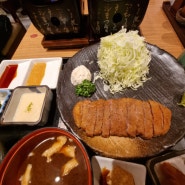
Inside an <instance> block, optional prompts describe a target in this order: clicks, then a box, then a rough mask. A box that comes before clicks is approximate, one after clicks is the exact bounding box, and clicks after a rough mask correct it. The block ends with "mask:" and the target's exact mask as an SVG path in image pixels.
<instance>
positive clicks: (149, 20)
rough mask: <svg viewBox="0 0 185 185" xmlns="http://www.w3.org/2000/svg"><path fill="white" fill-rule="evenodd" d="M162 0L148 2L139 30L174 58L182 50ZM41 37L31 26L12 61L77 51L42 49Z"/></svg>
mask: <svg viewBox="0 0 185 185" xmlns="http://www.w3.org/2000/svg"><path fill="white" fill-rule="evenodd" d="M162 4H163V0H150V3H149V5H148V9H147V12H146V14H145V17H144V19H143V21H142V24H141V25H140V30H141V33H142V34H143V36H144V37H145V38H146V41H147V42H148V43H150V44H154V45H157V46H158V47H159V48H161V49H164V50H166V51H167V52H169V53H170V54H172V55H173V56H175V57H176V58H177V57H178V56H179V55H180V54H181V53H182V51H183V50H184V47H183V45H182V44H181V42H180V40H179V38H178V36H177V35H176V33H175V31H174V29H173V28H172V26H171V24H170V22H169V20H168V18H167V16H166V15H165V13H164V11H163V9H162ZM42 39H43V35H42V34H41V33H40V32H39V31H38V30H37V29H36V28H35V27H34V26H33V24H31V25H30V27H29V28H28V30H27V33H26V34H25V36H24V38H23V39H22V42H21V43H20V45H19V47H18V48H17V50H16V52H15V53H14V55H13V57H12V59H25V58H38V57H41V58H43V57H66V58H68V57H72V56H73V55H74V54H75V53H76V52H77V51H79V49H60V50H59V49H58V50H48V49H45V48H43V46H42V45H41V41H42Z"/></svg>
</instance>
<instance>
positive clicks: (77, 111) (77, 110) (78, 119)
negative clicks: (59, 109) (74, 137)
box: [73, 101, 83, 128]
mask: <svg viewBox="0 0 185 185" xmlns="http://www.w3.org/2000/svg"><path fill="white" fill-rule="evenodd" d="M82 106H83V101H79V102H77V103H76V104H75V106H74V108H73V118H74V121H75V124H76V126H77V127H79V128H81V123H82Z"/></svg>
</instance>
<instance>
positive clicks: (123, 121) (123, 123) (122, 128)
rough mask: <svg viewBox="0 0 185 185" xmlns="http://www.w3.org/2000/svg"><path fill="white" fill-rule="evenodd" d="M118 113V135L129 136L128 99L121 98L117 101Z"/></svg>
mask: <svg viewBox="0 0 185 185" xmlns="http://www.w3.org/2000/svg"><path fill="white" fill-rule="evenodd" d="M117 104H118V107H117V113H118V118H117V120H118V123H117V124H119V125H118V126H117V129H116V130H117V135H118V136H125V137H126V136H128V134H127V122H128V118H127V116H128V114H127V106H126V98H121V99H118V100H117Z"/></svg>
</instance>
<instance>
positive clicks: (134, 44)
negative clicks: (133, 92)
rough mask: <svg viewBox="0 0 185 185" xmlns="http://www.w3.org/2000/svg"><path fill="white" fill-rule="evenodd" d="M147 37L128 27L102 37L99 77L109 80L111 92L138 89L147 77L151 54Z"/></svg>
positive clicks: (99, 52) (99, 54) (98, 55)
mask: <svg viewBox="0 0 185 185" xmlns="http://www.w3.org/2000/svg"><path fill="white" fill-rule="evenodd" d="M144 40H145V39H144V37H142V36H139V34H138V31H129V32H126V29H122V30H120V31H119V32H117V33H115V34H113V35H109V36H106V37H102V38H101V41H100V47H99V49H98V54H97V57H98V65H99V68H100V72H99V73H98V76H97V78H102V79H103V80H104V81H105V82H108V85H109V90H110V92H111V93H113V94H114V93H116V92H120V91H123V90H124V89H125V88H128V87H129V88H132V89H137V88H138V87H140V86H142V85H143V83H144V82H145V81H146V80H147V79H148V77H147V74H148V73H149V62H150V60H151V55H150V52H149V50H148V49H147V47H146V43H145V41H144Z"/></svg>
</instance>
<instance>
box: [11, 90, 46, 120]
mask: <svg viewBox="0 0 185 185" xmlns="http://www.w3.org/2000/svg"><path fill="white" fill-rule="evenodd" d="M44 98H45V93H25V94H23V95H22V96H21V98H20V101H19V104H18V106H17V109H16V111H15V115H14V117H13V121H14V122H36V121H38V120H39V118H40V114H41V110H42V106H43V102H44Z"/></svg>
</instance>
